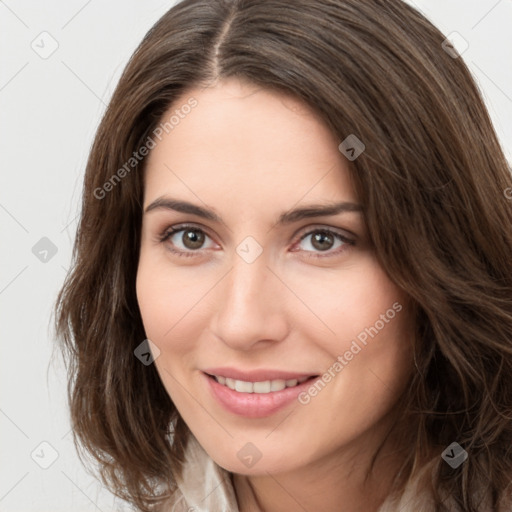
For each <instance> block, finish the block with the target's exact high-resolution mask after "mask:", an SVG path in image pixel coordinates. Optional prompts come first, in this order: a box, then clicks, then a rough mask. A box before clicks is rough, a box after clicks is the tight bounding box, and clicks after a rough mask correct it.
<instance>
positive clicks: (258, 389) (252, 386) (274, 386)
mask: <svg viewBox="0 0 512 512" xmlns="http://www.w3.org/2000/svg"><path fill="white" fill-rule="evenodd" d="M206 375H208V377H210V378H211V379H213V380H215V381H216V382H218V383H219V384H220V385H221V386H225V387H227V388H229V389H232V390H233V391H238V392H239V393H272V392H275V391H282V390H283V389H285V388H293V387H295V386H298V385H299V384H302V383H303V382H305V381H307V380H311V379H316V378H317V377H318V375H313V376H311V377H301V378H300V379H289V380H283V379H276V380H264V381H260V382H248V381H244V380H237V379H230V378H228V377H223V376H222V375H210V374H206Z"/></svg>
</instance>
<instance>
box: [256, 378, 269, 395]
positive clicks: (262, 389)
mask: <svg viewBox="0 0 512 512" xmlns="http://www.w3.org/2000/svg"><path fill="white" fill-rule="evenodd" d="M252 387H253V393H270V381H269V380H266V381H265V382H255V383H254V384H253V385H252Z"/></svg>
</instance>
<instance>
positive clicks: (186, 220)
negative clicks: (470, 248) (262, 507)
mask: <svg viewBox="0 0 512 512" xmlns="http://www.w3.org/2000/svg"><path fill="white" fill-rule="evenodd" d="M191 97H193V98H195V100H196V101H197V105H196V106H195V107H194V108H181V107H182V106H183V105H187V104H188V103H187V102H188V100H189V99H190V98H191ZM189 104H192V102H191V103H189ZM176 110H178V111H179V112H180V115H179V116H178V117H179V121H178V122H176V119H178V117H177V118H176V119H175V120H174V122H173V125H172V129H169V126H170V125H168V126H167V132H168V133H166V132H165V130H164V131H163V135H160V137H161V140H158V139H155V142H156V146H155V147H154V148H153V149H152V150H151V152H150V154H149V156H148V160H147V169H146V175H145V193H144V204H143V208H144V214H143V225H142V241H141V248H140V261H139V268H138V274H137V297H138V302H139V306H140V311H141V314H142V319H143V323H144V327H145V331H146V335H147V337H148V339H149V340H151V341H152V343H153V344H154V345H156V347H158V351H156V350H155V351H154V354H155V355H157V356H158V357H157V358H156V360H155V364H156V368H157V370H158V373H159V375H160V377H161V380H162V382H163V385H164V386H165V388H166V390H167V392H168V393H169V395H170V397H171V399H172V401H173V402H174V404H175V405H176V407H177V409H178V411H179V413H180V414H181V416H182V418H183V419H184V420H185V422H186V423H187V425H188V426H189V428H190V430H191V431H192V432H193V434H194V435H195V437H196V438H197V439H198V441H199V442H200V444H201V445H202V446H203V447H204V448H205V450H206V451H207V452H208V453H209V455H210V456H211V457H212V458H213V459H214V460H215V461H216V462H217V463H218V464H220V465H221V466H223V467H224V468H226V469H228V470H229V471H233V472H236V473H245V474H263V473H265V472H267V471H268V472H281V471H288V470H292V469H294V468H295V469H296V468H300V467H305V466H307V465H312V464H314V463H317V462H319V461H321V460H322V459H326V458H329V457H333V456H335V455H336V454H339V453H341V452H343V451H345V452H347V453H350V451H351V450H353V454H354V456H356V455H357V453H358V450H359V451H360V448H361V445H362V444H364V446H365V448H368V447H369V446H370V444H369V443H368V439H370V438H372V439H376V438H377V437H378V436H379V435H380V434H379V432H380V433H381V432H382V428H383V426H384V425H385V424H387V423H386V422H387V421H388V419H389V417H390V414H389V413H390V411H391V409H392V407H393V406H394V405H395V404H396V402H397V399H398V396H399V395H400V393H401V392H402V391H403V390H404V388H405V386H406V385H407V378H408V375H409V371H410V369H411V358H412V355H411V354H412V352H411V350H410V346H411V343H410V341H411V332H412V330H411V328H410V325H409V321H408V317H409V315H408V314H407V308H406V305H405V297H404V295H403V294H402V293H401V291H400V290H399V289H398V288H397V287H396V286H395V285H394V284H393V283H392V282H391V281H390V279H389V278H388V276H387V275H386V273H385V272H384V271H383V269H382V268H381V266H380V265H379V263H378V262H377V260H376V257H375V255H374V253H373V251H372V246H371V245H370V242H369V240H368V236H367V232H366V228H365V224H364V221H363V216H362V212H361V210H360V209H359V208H358V198H357V196H356V194H355V191H354V188H353V186H352V183H351V180H350V175H349V171H348V166H347V164H348V162H347V160H346V158H345V156H344V155H343V154H342V153H341V152H340V151H339V149H338V144H339V143H340V142H341V140H337V139H336V138H335V137H334V136H333V135H332V134H331V133H330V131H329V130H328V129H327V128H326V127H325V125H324V124H323V123H322V122H321V120H320V119H319V118H318V117H317V116H316V115H315V114H314V113H313V112H312V111H311V110H310V109H309V108H307V106H305V105H304V104H302V103H301V102H299V101H297V100H295V99H293V98H291V97H289V96H286V95H281V94H279V93H275V92H269V91H268V90H262V89H258V88H256V87H255V86H253V85H248V84H244V83H242V82H239V81H237V80H233V79H231V80H228V81H222V82H220V83H219V84H218V85H217V86H215V87H211V88H207V89H194V90H191V91H189V92H188V93H187V94H184V95H183V96H182V98H181V99H180V100H179V101H177V102H176V104H175V105H173V108H172V109H170V110H169V112H168V114H167V115H166V116H165V119H164V121H165V120H167V119H168V118H169V117H170V116H171V115H172V114H173V113H174V111H176ZM347 130H348V131H347V133H346V136H348V135H349V134H350V127H347ZM160 131H162V130H160ZM363 142H364V141H363ZM363 158H364V156H363ZM336 205H340V207H339V208H338V207H337V206H336ZM329 208H331V211H328V210H329ZM323 209H325V212H323V213H322V212H318V211H317V210H323ZM171 230H175V232H174V233H171ZM141 341H142V340H141ZM304 379H307V380H304ZM233 387H234V388H235V389H231V388H233ZM283 388H284V389H283ZM363 439H364V440H365V441H364V443H363V442H362V441H363ZM356 447H359V448H357V449H356Z"/></svg>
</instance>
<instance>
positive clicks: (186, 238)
mask: <svg viewBox="0 0 512 512" xmlns="http://www.w3.org/2000/svg"><path fill="white" fill-rule="evenodd" d="M203 241H204V235H203V233H201V232H200V231H194V230H191V229H189V230H188V231H185V233H184V234H183V243H184V245H185V247H187V248H189V249H198V248H199V247H201V245H203Z"/></svg>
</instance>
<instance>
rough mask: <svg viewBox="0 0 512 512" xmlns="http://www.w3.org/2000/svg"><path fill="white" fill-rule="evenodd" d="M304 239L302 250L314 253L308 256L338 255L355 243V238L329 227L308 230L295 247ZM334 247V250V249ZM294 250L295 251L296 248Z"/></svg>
mask: <svg viewBox="0 0 512 512" xmlns="http://www.w3.org/2000/svg"><path fill="white" fill-rule="evenodd" d="M304 241H306V243H303V244H302V246H303V249H302V250H304V251H305V252H308V253H313V254H309V255H308V257H313V258H324V257H329V256H336V255H338V254H340V253H342V252H344V251H346V250H348V249H349V248H350V246H353V245H355V241H354V240H352V239H350V238H348V237H346V236H345V235H342V234H341V233H338V232H337V231H333V230H332V229H327V228H318V229H314V230H310V231H308V232H307V233H305V234H304V235H302V236H301V238H300V241H299V242H298V243H297V244H296V245H295V246H294V247H296V246H297V245H300V244H301V243H302V242H304ZM304 247H305V248H304ZM333 248H334V250H332V249H333ZM293 250H294V251H295V250H296V249H293ZM315 253H317V254H315ZM321 253H326V254H321Z"/></svg>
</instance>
